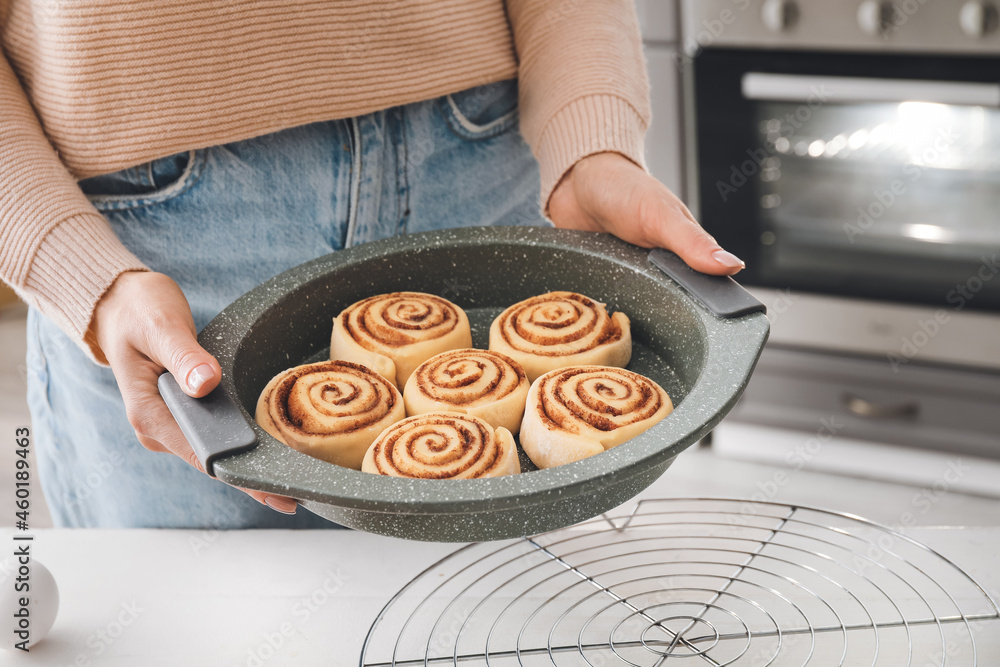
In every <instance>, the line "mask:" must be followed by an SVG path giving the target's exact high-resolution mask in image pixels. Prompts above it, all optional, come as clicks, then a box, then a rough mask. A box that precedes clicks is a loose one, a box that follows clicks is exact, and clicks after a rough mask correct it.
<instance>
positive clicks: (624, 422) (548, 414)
mask: <svg viewBox="0 0 1000 667" xmlns="http://www.w3.org/2000/svg"><path fill="white" fill-rule="evenodd" d="M672 410H673V404H672V403H671V402H670V397H669V396H667V393H666V392H665V391H664V390H663V388H662V387H660V385H658V384H656V383H655V382H653V381H652V380H650V379H649V378H646V377H644V376H642V375H639V374H638V373H633V372H632V371H627V370H625V369H623V368H612V367H606V366H575V367H570V368H563V369H560V370H555V371H551V372H549V373H546V374H545V375H543V376H541V377H540V378H538V380H536V381H535V383H534V384H533V385H532V386H531V391H530V392H529V393H528V406H527V409H526V411H525V415H524V422H523V424H522V427H521V446H522V447H523V448H524V451H525V453H527V454H528V457H529V458H530V459H531V460H532V461H533V462H534V463H535V465H537V466H538V467H540V468H551V467H553V466H556V465H562V464H564V463H570V462H572V461H578V460H580V459H583V458H586V457H588V456H593V455H594V454H598V453H600V452H602V451H604V450H607V449H610V448H612V447H615V446H617V445H620V444H621V443H623V442H625V441H626V440H629V439H631V438H634V437H635V436H637V435H639V434H640V433H642V432H643V431H645V430H647V429H649V428H651V427H652V426H654V425H655V424H656V423H657V422H659V421H660V420H661V419H663V418H664V417H666V416H667V415H668V414H670V412H671V411H672Z"/></svg>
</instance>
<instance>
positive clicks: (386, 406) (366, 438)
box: [256, 361, 406, 469]
mask: <svg viewBox="0 0 1000 667" xmlns="http://www.w3.org/2000/svg"><path fill="white" fill-rule="evenodd" d="M405 416H406V412H405V409H404V407H403V400H402V396H401V395H400V394H399V391H398V390H397V389H396V387H394V386H393V385H392V383H391V382H389V381H388V380H386V379H385V378H383V377H382V376H381V375H379V374H378V373H375V372H374V371H372V370H371V369H369V368H366V367H365V366H361V365H359V364H353V363H350V362H347V361H323V362H320V363H315V364H305V365H302V366H296V367H295V368H290V369H288V370H286V371H283V372H281V373H279V374H278V375H276V376H275V377H274V378H273V379H272V380H271V381H270V382H269V383H268V384H267V386H266V387H265V388H264V391H263V392H261V395H260V398H259V399H258V402H257V414H256V417H257V423H258V424H260V426H261V427H262V428H263V429H264V430H265V431H267V432H268V433H270V434H271V435H273V436H274V437H275V438H277V439H278V440H280V441H281V442H283V443H285V444H287V445H289V446H290V447H292V448H294V449H297V450H299V451H301V452H303V453H305V454H309V455H310V456H315V457H316V458H319V459H323V460H324V461H328V462H330V463H336V464H338V465H342V466H346V467H349V468H355V469H358V468H360V467H361V461H362V459H363V458H364V453H365V451H366V450H367V449H368V446H369V445H371V443H372V442H373V441H374V440H375V438H376V437H378V435H379V434H380V433H381V432H382V431H383V430H385V428H386V427H388V426H390V425H391V424H394V423H396V422H398V421H400V420H401V419H403V418H404V417H405Z"/></svg>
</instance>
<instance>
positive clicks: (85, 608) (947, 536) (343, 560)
mask: <svg viewBox="0 0 1000 667" xmlns="http://www.w3.org/2000/svg"><path fill="white" fill-rule="evenodd" d="M909 534H910V535H911V536H912V537H914V538H915V539H917V540H919V541H922V542H924V543H926V544H928V545H929V546H931V547H933V548H936V549H937V550H938V551H940V552H941V553H942V554H944V555H946V556H948V557H950V558H952V559H953V560H954V561H955V562H956V563H957V564H958V565H960V566H962V567H963V568H965V569H966V571H967V572H969V573H970V574H971V575H972V576H973V577H975V578H976V579H977V580H978V581H979V583H980V584H982V585H983V586H984V587H985V588H986V589H987V590H988V591H990V592H991V593H992V595H993V596H994V599H996V598H997V597H998V596H997V592H1000V571H998V568H997V567H996V563H997V562H998V559H1000V549H998V545H1000V528H965V529H959V528H920V529H914V530H913V531H912V532H910V533H909ZM0 539H10V533H9V532H7V533H4V534H2V535H0ZM455 548H456V545H445V544H432V543H420V542H407V541H403V540H397V539H393V538H386V537H379V536H376V535H370V534H366V533H359V532H354V531H299V532H293V531H233V532H227V533H215V532H211V531H205V532H201V531H166V530H133V531H121V530H118V531H115V530H88V531H71V530H45V531H38V532H37V533H36V538H35V555H36V557H37V558H38V559H39V560H40V561H42V562H44V563H45V564H46V565H47V566H48V567H49V569H50V570H51V571H52V573H53V574H54V576H55V578H56V581H57V582H58V584H59V588H60V596H61V598H62V602H61V607H60V611H59V616H58V618H57V620H56V624H55V626H54V627H53V629H52V631H51V632H50V634H49V636H48V637H47V638H46V639H45V640H44V641H42V642H41V643H39V644H38V645H37V646H35V647H34V648H32V650H31V652H30V653H29V654H20V653H16V654H12V653H8V654H0V658H2V660H0V662H2V663H3V664H5V665H6V664H11V665H22V664H23V665H27V664H36V665H37V664H44V665H52V666H53V667H55V666H60V667H61V666H64V665H89V664H93V665H112V666H114V665H121V666H123V667H124V666H129V667H132V666H135V665H143V666H147V665H148V666H150V667H152V666H157V665H171V666H175V665H226V666H235V665H244V666H246V665H251V666H252V665H264V664H266V665H357V664H358V658H359V655H360V651H361V647H362V645H363V643H364V638H365V635H366V633H367V631H368V629H369V627H370V626H371V624H372V621H373V620H374V619H375V617H376V616H377V615H378V613H379V611H380V610H381V609H382V607H383V606H384V605H385V603H386V602H387V601H388V600H389V599H390V598H391V597H392V595H393V593H395V592H396V591H397V590H398V589H399V588H400V587H402V586H403V585H404V584H405V583H406V582H407V581H409V580H410V579H411V578H412V577H413V576H415V575H416V574H417V573H419V572H420V571H421V570H422V569H424V568H425V567H427V566H429V565H431V564H432V563H433V562H435V561H436V560H438V559H439V558H441V557H443V556H445V555H447V554H449V553H451V552H452V551H453V550H454V549H455ZM122 622H127V623H128V624H127V625H122V624H121V623H122ZM992 639H993V641H994V643H995V645H993V646H989V645H987V646H981V647H980V649H981V650H982V651H983V652H987V651H992V655H1000V633H997V634H995V635H993V636H992ZM272 646H276V647H277V648H273V649H272V648H271V647H272ZM255 658H256V661H255ZM261 658H263V659H261Z"/></svg>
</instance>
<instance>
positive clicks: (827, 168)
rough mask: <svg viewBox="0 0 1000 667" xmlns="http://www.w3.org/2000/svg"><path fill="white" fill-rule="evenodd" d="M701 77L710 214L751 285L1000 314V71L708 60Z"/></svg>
mask: <svg viewBox="0 0 1000 667" xmlns="http://www.w3.org/2000/svg"><path fill="white" fill-rule="evenodd" d="M693 73H694V76H693V84H694V104H695V119H696V125H697V128H696V136H695V144H696V145H695V151H696V155H697V174H696V175H697V180H696V183H697V185H696V188H697V203H696V207H697V209H698V212H699V215H700V219H701V221H702V223H703V224H704V226H705V227H706V228H707V229H708V230H709V231H710V232H711V233H712V234H713V235H715V237H716V238H717V239H718V240H719V242H720V243H721V244H722V245H723V246H725V247H727V248H729V249H731V250H732V251H733V252H735V253H736V254H738V255H740V256H741V257H743V258H744V259H745V260H747V270H746V272H744V274H742V277H743V281H744V282H746V283H748V284H756V285H761V286H768V287H777V288H794V289H798V290H803V291H810V292H819V293H827V294H837V295H844V296H857V297H864V298H869V299H880V300H893V301H906V302H912V303H919V304H928V305H934V306H942V307H948V308H952V309H954V308H964V307H966V306H968V307H970V308H974V309H979V310H987V311H1000V277H997V274H998V273H1000V59H984V58H964V57H963V58H959V57H946V56H934V57H925V56H914V55H878V54H848V53H836V54H834V53H826V54H818V53H795V52H788V51H781V52H765V51H743V50H730V49H705V50H703V51H701V52H700V53H698V54H697V55H696V56H695V57H694V60H693ZM994 278H996V279H994Z"/></svg>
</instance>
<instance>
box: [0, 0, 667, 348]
mask: <svg viewBox="0 0 1000 667" xmlns="http://www.w3.org/2000/svg"><path fill="white" fill-rule="evenodd" d="M0 44H2V47H3V55H4V56H5V58H0V277H2V278H3V280H4V281H6V282H7V283H9V284H11V285H12V286H13V287H14V288H15V289H16V290H17V291H18V292H19V293H20V294H21V296H22V297H23V298H24V299H26V300H27V301H28V302H30V303H32V304H34V305H35V306H37V307H38V308H39V309H40V310H41V311H42V312H43V313H45V314H46V315H47V316H49V317H50V318H52V319H53V320H54V321H55V322H57V323H58V324H59V325H60V326H61V327H62V328H63V329H64V330H65V331H66V332H67V333H68V334H70V335H71V336H72V337H73V338H74V339H75V340H76V341H77V342H78V343H80V344H81V345H82V346H83V348H84V349H85V350H87V351H88V353H90V354H94V353H95V352H96V353H97V355H98V357H99V356H100V353H99V350H96V349H95V348H94V347H93V346H92V341H89V340H86V338H87V332H88V328H89V326H90V322H91V319H92V316H93V312H94V308H95V305H96V304H97V301H98V300H99V299H100V297H101V296H102V295H103V294H104V292H105V291H106V290H107V289H108V287H109V286H110V285H111V283H112V282H113V281H114V280H115V278H116V277H117V276H118V275H119V274H121V273H122V272H123V271H127V270H133V269H143V268H145V267H143V264H142V262H140V261H139V260H138V259H137V258H136V257H135V256H134V255H132V254H131V253H130V252H129V251H128V250H127V249H126V248H125V247H124V246H122V244H121V243H120V242H119V241H118V240H117V239H116V237H115V236H114V234H113V233H112V231H111V229H110V227H109V226H108V224H107V222H106V221H105V220H104V218H103V217H102V216H101V215H100V213H98V212H97V211H96V210H95V209H94V208H93V207H92V206H91V205H90V203H89V202H88V201H87V199H86V197H84V195H83V194H82V192H81V191H80V189H79V188H78V187H77V185H76V180H77V179H80V178H85V177H88V176H94V175H97V174H103V173H109V172H112V171H117V170H119V169H123V168H125V167H128V166H132V165H136V164H140V163H143V162H146V161H149V160H151V159H154V158H157V157H162V156H165V155H171V154H173V153H177V152H180V151H183V150H188V149H193V148H203V147H206V146H211V145H216V144H221V143H226V142H231V141H237V140H240V139H246V138H249V137H252V136H257V135H261V134H266V133H269V132H275V131H277V130H281V129H284V128H288V127H292V126H295V125H300V124H304V123H310V122H315V121H320V120H332V119H337V118H348V117H351V116H356V115H360V114H366V113H370V112H372V111H377V110H379V109H384V108H387V107H391V106H395V105H399V104H406V103H410V102H415V101H419V100H424V99H430V98H433V97H437V96H440V95H444V94H446V93H451V92H455V91H459V90H463V89H466V88H470V87H472V86H476V85H481V84H485V83H490V82H494V81H500V80H503V79H506V78H510V77H513V76H518V77H519V79H520V109H521V132H522V133H523V134H524V136H525V139H526V140H527V142H528V144H529V145H530V146H531V148H532V150H533V152H534V154H535V156H536V157H537V158H538V161H539V164H540V165H541V175H542V176H541V177H542V197H543V200H542V201H543V202H546V201H547V200H548V195H549V193H550V192H551V190H552V188H553V187H554V186H555V184H556V183H557V182H558V180H559V179H560V178H561V176H562V175H563V174H564V173H565V172H566V171H567V170H568V169H569V168H570V167H571V166H572V165H573V164H574V163H575V162H576V161H577V160H579V159H580V158H581V157H584V156H586V155H589V154H592V153H596V152H601V151H617V152H619V153H622V154H624V155H625V156H627V157H629V158H630V159H631V160H633V161H634V162H636V163H638V164H640V165H641V164H643V156H642V139H643V134H644V132H645V128H646V126H647V124H648V121H649V108H648V84H647V81H646V74H645V68H644V64H643V59H642V50H641V42H640V37H639V31H638V26H637V22H636V17H635V10H634V8H633V6H632V0H506V1H505V0H301V1H299V2H289V1H288V0H168V1H163V0H159V1H153V0H140V1H135V2H119V1H118V0H73V2H63V1H61V0H0ZM100 360H101V361H103V359H100Z"/></svg>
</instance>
